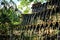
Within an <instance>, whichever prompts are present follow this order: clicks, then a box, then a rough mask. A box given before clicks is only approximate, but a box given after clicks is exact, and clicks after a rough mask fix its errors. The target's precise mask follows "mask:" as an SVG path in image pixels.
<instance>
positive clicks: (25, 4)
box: [18, 0, 45, 14]
mask: <svg viewBox="0 0 60 40" xmlns="http://www.w3.org/2000/svg"><path fill="white" fill-rule="evenodd" d="M44 1H45V0H20V5H19V6H18V8H19V9H20V10H22V12H23V13H24V14H28V13H29V12H31V11H30V10H31V7H29V5H31V4H32V3H37V2H41V3H43V2H44ZM31 6H32V5H31ZM31 13H32V12H31Z"/></svg>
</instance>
